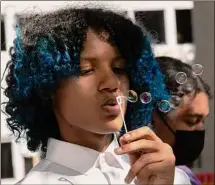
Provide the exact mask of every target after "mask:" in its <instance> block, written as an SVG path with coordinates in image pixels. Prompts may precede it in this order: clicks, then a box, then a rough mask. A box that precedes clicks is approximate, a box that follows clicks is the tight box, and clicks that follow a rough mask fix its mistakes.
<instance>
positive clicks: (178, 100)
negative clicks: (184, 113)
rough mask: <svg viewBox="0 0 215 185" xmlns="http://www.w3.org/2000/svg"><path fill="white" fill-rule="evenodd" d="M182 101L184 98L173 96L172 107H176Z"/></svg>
mask: <svg viewBox="0 0 215 185" xmlns="http://www.w3.org/2000/svg"><path fill="white" fill-rule="evenodd" d="M181 102H182V98H180V97H179V96H175V95H173V96H171V100H170V104H171V108H173V109H176V108H177V107H179V105H180V104H181Z"/></svg>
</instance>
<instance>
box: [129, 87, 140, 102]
mask: <svg viewBox="0 0 215 185" xmlns="http://www.w3.org/2000/svg"><path fill="white" fill-rule="evenodd" d="M127 100H128V101H129V102H131V103H135V102H137V100H138V96H137V93H136V92H135V91H133V90H129V91H128V97H127Z"/></svg>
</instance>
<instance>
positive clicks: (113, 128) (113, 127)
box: [104, 119, 123, 133]
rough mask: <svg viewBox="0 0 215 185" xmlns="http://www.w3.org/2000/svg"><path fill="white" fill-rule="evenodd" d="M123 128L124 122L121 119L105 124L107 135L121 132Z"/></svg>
mask: <svg viewBox="0 0 215 185" xmlns="http://www.w3.org/2000/svg"><path fill="white" fill-rule="evenodd" d="M122 126H123V124H122V120H121V119H115V120H112V121H108V122H106V123H105V128H104V131H105V132H106V133H115V132H119V131H120V130H121V128H122Z"/></svg>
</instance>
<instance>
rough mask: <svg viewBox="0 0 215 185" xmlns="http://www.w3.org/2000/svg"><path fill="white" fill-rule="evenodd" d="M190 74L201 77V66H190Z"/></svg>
mask: <svg viewBox="0 0 215 185" xmlns="http://www.w3.org/2000/svg"><path fill="white" fill-rule="evenodd" d="M192 72H193V74H194V75H201V74H202V73H203V66H202V65H201V64H194V65H193V66H192Z"/></svg>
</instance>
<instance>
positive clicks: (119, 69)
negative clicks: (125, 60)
mask: <svg viewBox="0 0 215 185" xmlns="http://www.w3.org/2000/svg"><path fill="white" fill-rule="evenodd" d="M112 70H113V72H114V73H116V74H125V73H126V71H125V67H113V68H112Z"/></svg>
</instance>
